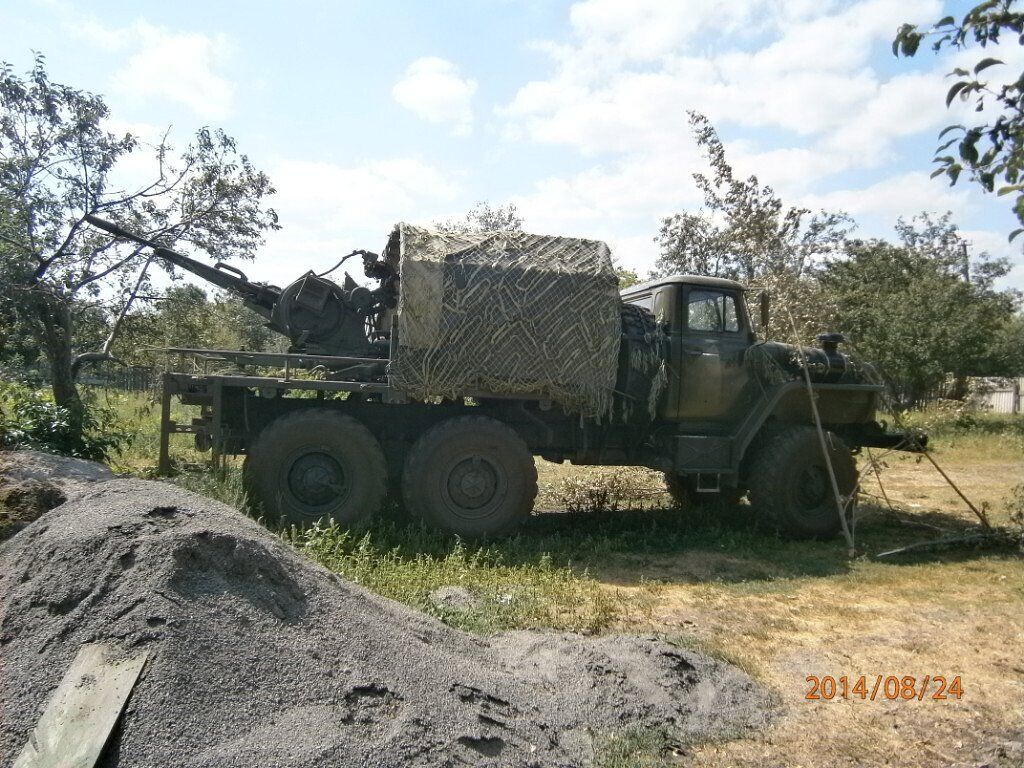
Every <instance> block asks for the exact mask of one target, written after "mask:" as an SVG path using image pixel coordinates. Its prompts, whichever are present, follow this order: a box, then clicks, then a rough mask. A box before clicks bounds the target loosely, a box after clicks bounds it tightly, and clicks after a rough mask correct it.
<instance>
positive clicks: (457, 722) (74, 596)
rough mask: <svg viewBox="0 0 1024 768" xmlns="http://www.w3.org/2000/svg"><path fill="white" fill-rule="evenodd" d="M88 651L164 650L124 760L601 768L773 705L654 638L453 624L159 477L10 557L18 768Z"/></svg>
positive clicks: (155, 653) (51, 515) (726, 672)
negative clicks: (474, 630) (591, 762)
mask: <svg viewBox="0 0 1024 768" xmlns="http://www.w3.org/2000/svg"><path fill="white" fill-rule="evenodd" d="M87 642H107V643H115V644H119V645H120V646H121V647H123V648H125V649H126V650H130V649H135V648H140V647H145V648H147V649H148V650H149V651H150V657H151V658H150V663H149V665H148V666H147V668H146V670H145V671H144V673H143V675H142V677H141V679H140V681H139V683H138V685H137V687H136V689H135V692H134V693H133V695H132V698H131V700H130V702H129V704H128V707H127V710H126V712H125V716H124V719H123V721H122V725H121V728H120V730H119V731H118V733H117V734H116V736H115V738H114V741H113V743H112V744H111V745H110V747H109V748H108V750H107V753H106V755H105V758H104V762H103V764H105V765H108V766H154V765H187V766H350V765H351V766H399V765H402V766H406V765H410V766H428V765H429V766H439V765H502V766H528V765H537V766H541V765H543V766H560V765H583V764H586V762H587V760H588V758H589V757H590V755H591V754H592V750H593V746H594V743H595V737H600V735H601V734H605V733H611V732H614V731H617V730H621V729H624V728H637V727H639V728H646V727H668V728H670V729H671V730H672V731H673V732H674V734H675V735H676V736H677V737H678V738H679V739H683V740H685V739H687V738H693V737H697V738H706V737H713V736H715V735H718V734H723V733H733V732H735V731H736V730H737V729H742V728H747V727H754V726H757V725H760V724H762V723H763V722H764V720H765V717H766V714H765V713H766V711H767V710H766V706H767V705H766V696H765V695H764V693H763V692H762V691H761V690H760V689H759V688H758V687H757V686H756V685H755V684H754V683H753V682H752V681H751V680H750V679H749V678H748V677H746V676H745V675H744V674H743V673H742V672H740V671H739V670H737V669H735V668H732V667H730V666H728V665H725V664H723V663H721V662H718V661H714V660H711V659H708V658H705V657H702V656H700V655H698V654H695V653H692V652H689V651H685V650H679V649H677V648H675V647H673V646H671V645H668V644H666V643H663V642H660V641H657V640H654V639H650V638H647V639H641V638H633V637H603V638H597V639H587V638H581V637H578V636H573V635H567V634H554V633H533V632H512V633H507V634H504V635H499V636H497V637H494V638H489V639H481V638H477V637H474V636H471V635H468V634H466V633H463V632H459V631H456V630H454V629H451V628H449V627H447V626H445V625H443V624H441V623H440V622H437V621H434V620H433V619H430V618H428V617H426V616H423V615H422V614H419V613H417V612H415V611H413V610H411V609H409V608H406V607H404V606H402V605H399V604H397V603H394V602H392V601H389V600H386V599H383V598H380V597H378V596H376V595H373V594H371V593H369V592H368V591H366V590H365V589H363V588H361V587H359V586H357V585H355V584H352V583H350V582H347V581H344V580H342V579H340V578H339V577H337V576H336V575H334V574H332V573H330V572H328V571H326V570H325V569H323V568H321V567H319V566H317V565H316V564H314V563H312V562H310V561H308V560H307V559H305V558H303V557H302V556H300V555H298V554H297V553H295V552H294V551H292V550H291V549H290V548H289V547H288V546H287V545H285V544H283V543H282V542H280V541H279V540H278V539H277V538H275V537H274V536H273V535H272V534H270V533H269V532H267V531H266V530H265V529H263V528H261V527H260V526H258V525H257V524H256V523H255V522H253V521H251V520H249V519H247V518H246V517H244V516H243V515H241V514H240V513H238V512H237V511H235V510H233V509H231V508H229V507H227V506H225V505H223V504H219V503H217V502H213V501H210V500H209V499H206V498H203V497H200V496H198V495H196V494H193V493H189V492H186V491H183V490H180V489H178V488H175V487H173V486H169V485H166V484H163V483H157V482H146V481H141V480H121V479H114V480H106V479H104V480H102V481H99V482H97V481H92V484H91V487H90V488H88V489H84V490H82V491H81V492H80V493H77V494H76V495H75V497H74V498H72V499H71V500H70V501H69V502H68V503H66V504H63V505H62V506H59V507H57V508H56V509H54V510H52V511H50V512H48V513H46V514H45V515H44V516H43V517H42V518H40V519H39V520H37V521H36V522H34V523H32V524H31V525H30V526H28V527H27V528H25V529H24V530H22V531H21V532H19V533H18V534H16V535H15V536H14V537H13V538H11V539H10V540H8V541H7V542H5V543H4V544H3V545H2V547H0V691H2V694H0V695H2V696H3V699H4V701H3V705H2V706H0V764H4V765H7V764H10V763H11V761H12V760H13V758H14V757H15V755H16V754H17V753H18V751H19V750H20V749H21V747H22V745H23V744H24V741H25V739H26V738H27V736H28V733H29V732H30V730H31V728H32V726H33V724H34V723H35V721H36V719H37V718H38V716H39V714H40V713H41V711H42V709H43V707H44V706H45V704H46V701H47V699H48V697H49V695H50V694H51V693H52V691H53V690H54V688H55V687H56V685H57V683H58V681H59V680H60V678H61V676H62V675H63V674H64V671H65V670H66V669H67V666H68V665H69V663H70V662H71V660H72V658H73V657H74V656H75V654H76V653H77V651H78V648H79V647H80V646H81V645H82V644H83V643H87Z"/></svg>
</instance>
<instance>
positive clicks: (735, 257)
mask: <svg viewBox="0 0 1024 768" xmlns="http://www.w3.org/2000/svg"><path fill="white" fill-rule="evenodd" d="M690 125H691V127H692V129H693V134H694V138H695V140H696V142H697V145H698V146H699V147H701V148H702V149H703V150H704V153H705V156H706V157H707V160H708V164H709V166H710V174H705V173H700V172H698V173H694V174H693V178H694V181H695V182H696V183H697V188H698V189H699V190H700V191H701V193H702V194H703V197H704V204H703V206H702V208H701V209H700V210H698V211H696V212H686V213H677V214H673V215H672V216H668V217H666V218H665V219H663V220H662V225H661V231H660V233H659V234H658V236H657V238H656V242H657V243H658V244H659V246H660V248H661V255H660V257H659V258H658V260H657V262H656V270H657V272H658V273H659V274H662V275H667V274H672V273H675V272H688V273H693V274H699V275H711V276H715V277H727V278H731V279H734V280H741V281H743V282H746V283H748V284H751V285H756V286H758V287H762V288H765V289H767V290H769V291H770V292H771V293H772V294H773V297H774V298H775V300H776V303H777V304H778V311H776V312H775V313H774V319H773V322H772V327H771V328H770V329H767V332H768V334H769V335H771V336H773V337H776V338H781V339H787V340H788V339H791V338H792V329H791V326H790V323H789V314H792V315H793V317H794V320H795V321H796V322H797V325H798V332H799V334H800V335H801V337H802V338H804V339H805V340H806V339H808V337H813V336H814V334H815V332H817V331H821V330H824V328H823V327H822V326H823V320H824V321H825V322H827V318H828V317H829V315H830V309H829V307H828V297H827V296H824V295H822V294H821V293H820V291H818V289H817V283H816V281H815V280H814V279H813V275H814V271H815V269H816V268H817V266H818V265H819V264H820V263H821V262H822V261H823V260H827V259H829V258H831V257H832V256H834V255H836V254H838V253H840V252H841V250H842V248H843V245H844V243H845V241H846V238H847V237H848V235H849V233H850V231H851V229H852V227H853V222H852V220H851V219H850V218H849V217H848V216H846V215H845V214H843V213H829V212H825V211H820V212H818V213H812V212H811V211H810V210H808V209H807V208H800V207H797V206H787V205H786V204H785V203H784V202H783V201H782V199H781V198H780V197H779V196H778V195H777V194H776V193H775V191H774V190H773V189H772V188H771V187H770V186H768V185H766V184H762V183H761V182H760V180H759V179H758V178H757V176H754V175H751V176H749V177H747V178H746V179H742V178H738V177H737V176H736V174H735V173H734V171H733V168H732V166H731V165H730V164H729V162H728V159H727V158H726V154H725V147H724V146H723V145H722V142H721V140H720V139H719V137H718V133H717V132H716V131H715V129H714V127H713V126H712V125H711V123H710V122H709V121H708V119H707V118H706V117H705V116H704V115H701V114H699V113H697V112H691V113H690Z"/></svg>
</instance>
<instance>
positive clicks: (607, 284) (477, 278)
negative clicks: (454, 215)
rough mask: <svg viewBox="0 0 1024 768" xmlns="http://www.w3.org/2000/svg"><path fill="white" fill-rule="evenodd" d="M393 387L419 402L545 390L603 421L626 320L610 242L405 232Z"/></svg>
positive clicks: (401, 233)
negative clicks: (442, 398) (622, 327)
mask: <svg viewBox="0 0 1024 768" xmlns="http://www.w3.org/2000/svg"><path fill="white" fill-rule="evenodd" d="M386 256H387V258H388V259H389V260H393V261H397V263H398V265H399V270H400V276H401V283H400V289H399V301H398V313H397V318H396V322H395V330H396V332H397V337H396V338H397V344H396V346H395V350H394V355H393V358H392V361H391V364H390V366H389V372H390V374H391V378H392V383H393V384H394V385H395V386H397V387H399V388H401V389H403V390H405V391H406V392H408V393H409V395H411V396H412V397H415V398H421V399H422V398H428V397H438V396H440V397H459V396H465V395H468V394H472V393H494V394H499V395H521V394H536V395H538V396H540V397H543V398H547V399H550V400H553V401H555V402H557V403H559V404H560V405H562V406H563V407H564V408H566V409H567V410H570V411H576V412H580V413H582V414H584V415H587V416H594V417H602V416H604V415H606V414H608V413H609V412H610V410H611V406H612V394H613V389H614V387H615V377H616V364H617V359H618V354H619V337H620V333H621V330H620V329H621V320H620V316H619V305H620V300H619V292H618V281H617V279H616V275H615V270H614V269H613V267H612V261H611V254H610V253H609V250H608V246H607V245H605V244H604V243H602V242H599V241H596V240H580V239H576V238H570V237H547V236H542V235H531V234H527V233H524V232H483V233H449V232H434V231H430V230H427V229H422V228H420V227H415V226H411V225H409V224H399V225H397V226H396V228H395V230H394V232H393V233H392V235H391V239H390V240H389V243H388V249H387V253H386Z"/></svg>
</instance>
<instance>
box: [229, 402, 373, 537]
mask: <svg viewBox="0 0 1024 768" xmlns="http://www.w3.org/2000/svg"><path fill="white" fill-rule="evenodd" d="M244 475H245V484H246V488H247V489H248V491H249V494H250V496H251V497H253V500H254V501H257V502H259V503H260V504H262V506H263V509H264V510H265V511H266V512H267V513H269V514H270V515H271V516H272V517H276V518H277V519H278V520H280V522H282V523H286V524H292V525H298V526H306V525H312V524H313V523H317V522H322V521H327V520H334V521H335V522H337V523H341V524H348V523H353V522H355V521H357V520H360V519H362V518H364V517H367V516H369V515H371V514H373V513H374V512H376V511H377V510H378V509H379V508H380V506H381V503H382V501H383V499H384V493H385V490H386V488H387V467H386V463H385V460H384V452H383V451H382V450H381V447H380V443H379V442H377V439H376V438H375V437H374V436H373V435H372V434H371V433H370V430H368V429H367V428H366V427H364V426H363V425H362V424H360V423H359V422H358V421H356V420H355V419H353V418H352V417H351V416H346V415H344V414H341V413H338V412H336V411H332V410H328V409H326V408H312V409H309V410H303V411H297V412H295V413H290V414H287V415H285V416H281V417H280V418H278V419H277V420H275V421H273V422H271V423H270V424H269V425H267V426H266V427H265V428H264V429H263V431H262V432H260V434H259V436H258V437H257V438H256V440H255V441H253V444H252V445H251V446H250V447H249V453H248V456H246V461H245V467H244Z"/></svg>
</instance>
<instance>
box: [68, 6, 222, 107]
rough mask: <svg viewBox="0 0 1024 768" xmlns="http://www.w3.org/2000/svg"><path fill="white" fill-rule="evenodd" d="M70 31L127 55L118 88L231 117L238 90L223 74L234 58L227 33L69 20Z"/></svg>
mask: <svg viewBox="0 0 1024 768" xmlns="http://www.w3.org/2000/svg"><path fill="white" fill-rule="evenodd" d="M65 26H66V28H68V29H69V31H70V32H71V33H72V34H74V35H76V36H78V37H81V38H83V39H86V40H88V41H90V42H92V43H93V44H95V45H97V46H98V47H100V48H103V49H104V50H107V51H110V52H116V53H127V56H128V57H127V60H126V61H125V63H124V65H123V66H121V67H120V68H119V69H118V70H117V71H116V72H115V73H114V75H113V77H112V79H111V87H112V89H113V90H115V91H117V92H119V93H122V94H124V95H125V96H127V97H129V98H132V99H140V100H141V99H146V98H150V97H157V98H163V99H167V100H168V101H172V102H176V103H179V104H183V105H185V106H186V107H188V108H189V109H191V110H192V111H193V112H194V113H195V114H196V115H198V116H199V117H200V118H202V119H204V120H211V121H220V120H224V119H225V118H227V117H228V115H230V114H231V111H232V107H233V102H234V91H235V89H234V86H233V85H232V84H231V82H230V81H228V80H227V79H226V78H225V77H223V76H222V75H220V74H218V73H217V71H216V70H217V68H218V67H219V66H221V65H222V64H224V63H225V62H226V61H227V59H228V58H229V56H230V53H231V44H230V41H229V39H228V37H227V36H226V35H223V34H217V35H207V34H203V33H199V32H175V31H171V30H167V29H164V28H163V27H157V26H154V25H153V24H150V23H149V22H147V21H145V20H142V19H140V20H137V21H135V22H133V23H132V24H130V25H128V26H126V27H105V26H103V25H101V24H99V23H97V22H96V21H95V20H82V19H69V20H68V21H67V23H66V25H65Z"/></svg>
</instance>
